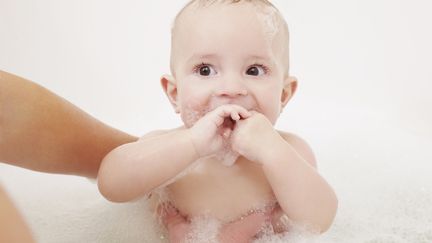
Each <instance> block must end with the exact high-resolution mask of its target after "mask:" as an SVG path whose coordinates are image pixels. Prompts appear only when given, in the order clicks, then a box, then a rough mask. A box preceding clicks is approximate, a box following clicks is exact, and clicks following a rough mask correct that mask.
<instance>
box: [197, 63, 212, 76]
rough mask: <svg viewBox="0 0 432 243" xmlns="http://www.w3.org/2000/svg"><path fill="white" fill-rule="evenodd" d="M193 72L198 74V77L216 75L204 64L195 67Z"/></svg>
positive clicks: (209, 66)
mask: <svg viewBox="0 0 432 243" xmlns="http://www.w3.org/2000/svg"><path fill="white" fill-rule="evenodd" d="M194 72H195V73H199V75H201V76H210V75H215V74H216V71H215V70H214V68H213V67H212V66H211V65H209V64H205V63H202V64H200V65H197V66H196V67H195V68H194Z"/></svg>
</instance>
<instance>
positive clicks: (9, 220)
mask: <svg viewBox="0 0 432 243" xmlns="http://www.w3.org/2000/svg"><path fill="white" fill-rule="evenodd" d="M0 242H22V243H31V242H35V241H34V240H33V237H32V235H31V232H30V229H29V228H28V227H27V225H26V224H25V222H24V219H23V218H22V217H21V214H20V213H19V212H18V211H17V210H16V208H15V207H14V205H13V204H12V202H11V200H10V198H9V197H8V196H7V194H6V192H5V191H4V190H3V188H2V187H1V186H0Z"/></svg>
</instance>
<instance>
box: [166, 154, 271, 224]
mask: <svg viewBox="0 0 432 243" xmlns="http://www.w3.org/2000/svg"><path fill="white" fill-rule="evenodd" d="M167 189H168V195H169V199H170V200H171V202H172V203H173V204H174V206H176V207H177V209H179V210H180V212H181V213H183V214H185V215H188V216H189V217H195V216H202V215H206V216H210V217H215V218H217V219H219V220H221V221H223V222H229V221H232V220H234V219H237V218H239V217H240V216H242V215H245V214H248V213H249V212H251V210H255V209H263V208H264V207H265V206H267V205H270V204H273V203H274V202H275V200H274V195H273V193H272V190H271V187H270V185H269V184H268V182H267V179H266V178H265V176H264V174H263V172H262V169H261V167H260V166H259V165H257V164H254V163H252V162H249V161H246V160H245V159H239V160H238V161H237V163H236V164H235V165H233V166H231V167H226V166H223V165H222V164H221V163H220V162H218V161H215V160H208V161H201V162H200V163H199V164H198V165H197V166H196V167H195V168H193V169H192V171H191V172H190V173H188V174H187V175H185V176H184V177H182V178H180V179H179V180H177V181H176V182H174V183H173V184H171V185H169V186H168V188H167Z"/></svg>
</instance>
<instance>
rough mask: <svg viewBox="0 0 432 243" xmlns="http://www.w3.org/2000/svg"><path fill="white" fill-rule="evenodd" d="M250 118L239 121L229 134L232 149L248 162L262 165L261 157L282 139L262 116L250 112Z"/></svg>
mask: <svg viewBox="0 0 432 243" xmlns="http://www.w3.org/2000/svg"><path fill="white" fill-rule="evenodd" d="M251 114H252V115H251V116H250V117H249V118H247V119H244V120H239V121H237V123H236V127H235V129H234V131H233V133H232V134H231V146H232V149H233V150H234V151H235V152H237V153H239V154H240V155H242V156H244V157H246V158H247V159H248V160H250V161H254V162H257V163H260V164H261V163H262V159H261V158H262V157H263V156H262V155H263V154H264V153H265V152H267V151H271V148H272V146H274V145H275V142H279V141H281V139H283V138H282V137H281V136H280V135H279V133H278V132H277V131H276V130H275V129H274V128H273V125H272V124H271V122H270V121H269V120H268V119H267V117H265V116H264V115H263V114H261V113H258V112H255V111H252V112H251Z"/></svg>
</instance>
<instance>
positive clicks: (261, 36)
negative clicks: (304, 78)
mask: <svg viewBox="0 0 432 243" xmlns="http://www.w3.org/2000/svg"><path fill="white" fill-rule="evenodd" d="M269 11H271V10H270V9H269V10H268V11H267V10H266V11H265V12H264V11H263V10H262V9H261V10H260V9H258V7H257V6H255V5H254V4H251V3H238V4H224V3H216V4H213V5H210V6H207V7H203V8H195V7H193V6H191V7H189V8H188V9H186V10H185V11H184V12H183V13H182V15H181V16H180V17H179V19H178V23H177V26H176V28H175V29H174V32H173V45H172V56H171V58H172V60H171V62H172V72H173V74H174V79H173V83H174V85H175V86H176V92H175V96H173V99H174V100H175V102H174V105H175V106H176V109H177V111H178V112H180V114H181V117H182V120H183V122H184V123H185V125H186V126H187V127H190V126H192V125H193V124H194V123H195V122H196V121H197V120H198V119H199V118H200V117H202V116H203V115H205V113H207V112H208V111H211V110H213V109H215V108H216V107H218V106H220V105H222V104H237V105H240V106H243V107H245V108H246V109H248V110H255V111H258V112H260V113H262V114H264V115H265V116H266V117H267V118H268V119H269V120H270V121H271V122H272V123H273V124H274V123H275V122H276V120H277V118H278V116H279V114H280V111H281V108H282V107H283V106H284V105H285V104H286V103H287V102H288V100H289V98H290V97H291V95H292V93H293V92H294V90H295V85H296V84H295V81H293V80H292V79H290V78H289V77H288V70H287V69H288V63H287V62H288V57H287V55H288V50H287V48H288V47H287V39H286V38H288V37H287V34H286V33H283V31H280V29H282V27H281V26H279V24H280V23H279V22H278V20H276V18H274V16H273V15H272V13H269ZM274 14H276V13H274ZM272 16H273V18H272Z"/></svg>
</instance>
